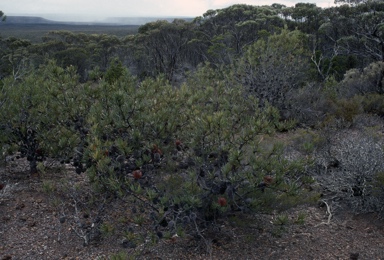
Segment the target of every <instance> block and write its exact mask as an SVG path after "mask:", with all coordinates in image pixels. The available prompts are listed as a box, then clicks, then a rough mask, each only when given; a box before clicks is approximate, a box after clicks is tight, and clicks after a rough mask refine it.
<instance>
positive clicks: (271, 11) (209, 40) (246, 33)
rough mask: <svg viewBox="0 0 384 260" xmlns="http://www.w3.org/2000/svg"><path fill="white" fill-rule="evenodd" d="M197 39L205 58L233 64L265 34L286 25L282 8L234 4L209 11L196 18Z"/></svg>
mask: <svg viewBox="0 0 384 260" xmlns="http://www.w3.org/2000/svg"><path fill="white" fill-rule="evenodd" d="M195 23H196V25H197V28H196V37H195V39H196V41H198V42H199V44H200V50H202V51H203V53H201V55H202V57H206V59H207V60H209V61H211V62H213V63H224V64H228V63H230V62H231V61H232V60H233V59H234V58H235V57H236V56H239V55H241V54H242V53H243V51H244V48H245V47H246V46H248V45H251V44H252V43H253V42H255V41H257V40H258V39H260V38H261V37H264V36H265V34H266V33H267V34H272V33H274V32H277V31H279V30H281V29H282V28H283V27H284V20H283V19H281V18H280V17H279V11H278V9H276V8H273V7H270V6H252V5H245V4H238V5H232V6H230V7H228V8H224V9H218V10H209V11H207V12H206V13H205V14H203V16H202V17H197V18H196V19H195Z"/></svg>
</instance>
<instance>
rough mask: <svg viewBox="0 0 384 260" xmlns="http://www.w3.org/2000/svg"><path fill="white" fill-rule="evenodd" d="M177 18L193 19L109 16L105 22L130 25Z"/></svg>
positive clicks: (169, 20) (188, 18) (187, 18)
mask: <svg viewBox="0 0 384 260" xmlns="http://www.w3.org/2000/svg"><path fill="white" fill-rule="evenodd" d="M175 19H183V20H186V21H192V19H193V18H191V17H109V18H107V19H105V20H104V21H103V22H105V23H108V24H121V25H123V24H130V25H143V24H146V23H150V22H154V21H158V20H166V21H168V22H172V21H173V20H175Z"/></svg>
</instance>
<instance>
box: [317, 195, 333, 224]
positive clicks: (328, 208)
mask: <svg viewBox="0 0 384 260" xmlns="http://www.w3.org/2000/svg"><path fill="white" fill-rule="evenodd" d="M321 201H322V202H323V203H324V204H325V206H326V207H327V214H328V221H327V222H321V223H320V224H318V225H316V226H315V227H318V226H320V225H323V224H324V225H329V224H330V223H331V218H332V212H331V207H330V206H329V205H328V203H327V202H326V201H325V200H321Z"/></svg>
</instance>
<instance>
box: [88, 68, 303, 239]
mask: <svg viewBox="0 0 384 260" xmlns="http://www.w3.org/2000/svg"><path fill="white" fill-rule="evenodd" d="M95 91H100V92H102V93H103V95H100V99H99V100H98V102H95V103H94V105H93V106H92V108H91V109H90V115H89V119H88V123H89V124H90V126H91V128H90V134H89V135H88V139H87V141H88V143H89V146H88V147H87V149H86V160H87V161H90V162H91V163H90V165H91V166H90V168H89V169H88V173H89V175H90V179H91V181H92V183H93V184H94V186H95V188H96V189H98V190H100V191H104V192H110V193H112V194H115V195H116V196H121V197H124V198H126V199H130V200H131V201H132V203H135V204H137V205H142V207H144V208H146V212H147V211H148V212H147V213H148V214H150V215H151V221H152V222H153V225H154V226H155V227H156V229H158V230H164V232H171V233H175V232H180V229H182V230H187V231H189V232H196V225H197V226H198V227H201V226H204V225H206V223H207V222H211V221H214V220H216V219H217V218H220V217H221V216H224V215H226V214H227V213H228V212H230V211H233V210H241V211H244V212H270V211H271V210H274V209H286V208H287V207H291V206H293V205H295V204H297V203H299V202H300V201H301V200H304V199H306V198H307V197H306V196H303V193H305V191H304V190H303V189H302V184H303V182H306V181H308V180H309V179H308V178H305V176H302V173H303V172H304V168H303V167H304V165H305V162H292V161H288V160H285V159H284V157H283V154H282V147H281V146H280V145H272V146H271V147H265V148H264V149H261V147H260V142H261V139H262V136H263V135H265V134H271V133H273V132H274V131H275V125H274V120H275V119H274V118H275V117H276V111H275V110H274V109H273V108H272V107H266V108H264V109H260V108H259V105H258V102H257V100H256V99H255V98H254V97H253V96H252V95H246V94H245V93H246V92H245V91H244V89H243V88H242V87H241V86H238V85H236V84H235V83H233V82H230V81H229V80H227V79H225V77H224V76H223V75H220V73H219V72H217V71H215V70H212V69H210V68H209V67H203V68H200V69H199V70H198V72H197V73H196V74H195V75H191V76H190V77H189V80H188V81H187V83H186V84H185V85H183V86H181V87H180V88H173V87H172V86H170V85H169V84H168V83H167V81H165V80H164V79H163V78H162V77H160V78H157V79H154V80H145V81H143V82H141V83H137V82H136V81H135V79H134V78H132V77H131V76H129V75H126V76H125V77H123V78H120V79H119V80H117V81H116V83H115V84H113V85H110V84H108V83H107V82H104V83H102V84H100V86H99V87H98V89H95ZM300 197H301V198H300ZM145 218H146V216H145ZM143 221H144V220H143Z"/></svg>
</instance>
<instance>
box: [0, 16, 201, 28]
mask: <svg viewBox="0 0 384 260" xmlns="http://www.w3.org/2000/svg"><path fill="white" fill-rule="evenodd" d="M175 19H183V20H186V21H192V19H193V18H190V17H110V18H106V19H105V20H102V21H98V22H67V21H65V22H64V21H53V20H48V19H45V18H42V17H38V16H7V19H6V21H5V22H0V26H4V25H32V24H42V25H43V24H55V25H58V24H61V25H108V26H113V25H143V24H146V23H149V22H153V21H157V20H166V21H169V22H172V21H173V20H175Z"/></svg>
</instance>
